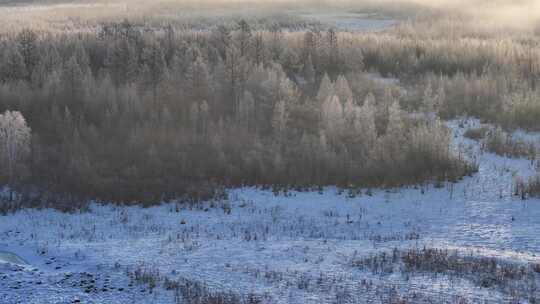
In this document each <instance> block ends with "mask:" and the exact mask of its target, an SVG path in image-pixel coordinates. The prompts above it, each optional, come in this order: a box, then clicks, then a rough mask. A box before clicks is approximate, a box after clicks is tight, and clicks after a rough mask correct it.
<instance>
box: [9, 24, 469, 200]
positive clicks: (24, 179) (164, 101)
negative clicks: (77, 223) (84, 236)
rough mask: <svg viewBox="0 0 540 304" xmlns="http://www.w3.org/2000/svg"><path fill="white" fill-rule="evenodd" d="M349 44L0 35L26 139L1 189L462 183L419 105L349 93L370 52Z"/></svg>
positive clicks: (95, 193)
mask: <svg viewBox="0 0 540 304" xmlns="http://www.w3.org/2000/svg"><path fill="white" fill-rule="evenodd" d="M349 35H351V34H348V33H339V32H336V31H335V30H332V29H330V30H328V31H324V32H320V31H307V32H304V33H284V32H282V31H280V30H279V29H274V30H268V31H255V30H253V29H251V27H250V25H249V24H248V23H247V22H245V21H243V20H240V21H238V23H237V25H236V26H235V27H232V28H231V27H226V26H216V27H214V28H213V29H212V30H211V31H195V30H177V29H174V28H173V27H171V26H168V27H167V26H166V27H163V28H160V29H155V30H148V29H146V30H144V29H141V28H140V27H137V26H134V25H133V24H131V23H130V22H128V21H124V22H120V23H107V24H103V25H102V26H100V27H99V29H98V30H96V31H95V32H89V33H74V34H70V33H65V34H51V33H47V32H46V31H43V32H35V31H32V30H22V31H20V32H17V33H13V34H12V35H7V36H3V37H2V39H1V41H0V48H1V56H0V82H1V84H0V110H1V111H2V112H3V111H6V110H9V111H18V113H22V114H21V119H23V118H22V116H24V119H25V124H24V126H25V127H26V123H27V124H28V127H29V128H30V129H31V136H28V144H27V147H28V153H27V154H24V157H20V159H18V160H17V163H18V165H20V166H21V167H22V168H21V169H20V170H18V171H17V181H16V182H15V181H14V179H13V175H9V174H6V172H8V171H6V170H5V168H6V167H5V166H7V164H8V163H9V162H8V161H3V162H2V171H1V172H2V178H3V179H4V180H3V181H4V182H6V183H7V182H8V181H9V182H10V183H9V184H10V185H11V186H12V187H17V188H18V189H21V192H23V193H28V195H29V196H32V197H34V198H33V199H35V200H37V201H42V200H52V199H53V198H54V200H55V201H57V202H61V201H64V202H65V203H66V204H69V203H71V202H73V201H77V200H80V199H81V198H92V199H98V200H107V201H117V202H135V201H146V202H156V201H161V200H167V199H172V198H179V197H186V198H192V199H193V198H194V199H197V198H208V197H212V196H215V195H219V194H220V193H221V191H220V189H223V187H229V186H242V185H258V186H272V187H275V188H278V189H289V188H297V189H306V188H313V187H322V186H327V185H338V186H340V187H350V188H358V187H379V186H386V187H390V186H401V185H409V184H416V183H422V182H425V181H434V180H435V181H443V180H457V179H459V178H460V177H461V176H463V175H465V174H468V173H470V172H471V171H472V170H474V166H472V165H470V164H467V163H466V162H465V161H464V160H463V159H461V158H460V157H459V156H456V155H454V154H453V152H452V151H451V149H450V141H451V134H450V132H449V130H448V129H447V128H446V127H445V126H444V125H443V124H442V123H441V122H440V120H439V119H438V118H437V117H436V115H433V112H434V111H435V108H434V106H433V105H432V103H430V102H427V101H426V102H423V103H425V104H426V105H425V106H424V105H423V106H421V107H420V108H421V110H422V111H423V112H424V115H420V116H418V115H416V116H411V115H409V114H408V112H407V111H406V108H407V107H408V106H407V105H404V103H405V102H406V101H405V100H403V96H402V94H401V93H400V91H399V90H396V89H393V88H392V87H391V86H382V87H379V88H373V87H372V86H370V85H369V81H363V79H365V73H364V72H365V70H366V66H367V65H373V63H370V60H371V59H369V58H370V57H369V54H371V53H369V52H367V51H366V49H365V48H360V47H356V43H357V42H358V41H361V39H357V37H354V39H350V37H349ZM358 35H362V34H358ZM381 67H382V66H381ZM442 95H443V94H442V91H440V90H438V89H435V90H434V92H433V94H432V96H433V100H438V99H437V98H439V99H440V98H443V96H442ZM428 99H429V98H427V99H426V100H428ZM429 100H432V99H429ZM430 105H431V106H430ZM6 113H14V112H6ZM6 115H7V114H6ZM28 131H29V130H28ZM28 133H30V132H28ZM4 150H5V149H4ZM4 150H1V151H3V152H2V153H4V154H5V151H4ZM4 154H3V155H4ZM22 155H23V154H21V156H22ZM4 159H5V158H4Z"/></svg>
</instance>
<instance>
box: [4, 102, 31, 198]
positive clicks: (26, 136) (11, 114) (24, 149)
mask: <svg viewBox="0 0 540 304" xmlns="http://www.w3.org/2000/svg"><path fill="white" fill-rule="evenodd" d="M30 136H31V135H30V128H29V127H28V126H27V125H26V120H25V119H24V117H23V116H22V114H21V113H20V112H17V111H6V112H4V114H0V168H2V170H1V171H2V172H6V173H7V178H8V185H9V186H10V188H11V190H12V189H13V187H14V186H15V185H14V183H15V181H16V177H17V176H20V175H21V174H22V172H21V171H20V170H21V167H22V165H24V161H25V159H26V157H27V155H28V153H29V151H30ZM12 194H13V192H12V191H11V194H10V200H12V199H13V195H12Z"/></svg>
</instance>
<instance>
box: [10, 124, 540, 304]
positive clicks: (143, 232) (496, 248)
mask: <svg viewBox="0 0 540 304" xmlns="http://www.w3.org/2000/svg"><path fill="white" fill-rule="evenodd" d="M448 124H449V126H450V127H452V129H453V130H454V133H455V149H457V150H459V151H461V153H463V155H466V156H467V157H471V158H474V159H476V161H477V162H478V163H479V166H480V167H479V172H478V173H477V174H476V175H474V176H473V177H467V178H465V179H463V180H462V181H460V182H459V183H456V184H446V185H444V187H439V188H435V187H434V186H433V185H429V186H425V187H411V188H407V189H396V190H394V191H387V190H373V191H372V195H368V194H367V193H368V191H366V190H365V191H363V192H362V195H360V196H356V197H351V196H349V195H348V193H347V191H344V192H343V193H341V191H339V190H338V189H332V188H329V189H325V191H323V192H322V193H319V192H302V193H300V192H290V193H287V194H286V195H283V194H282V195H279V196H275V195H274V194H273V193H272V192H271V191H265V190H258V189H254V188H243V189H232V190H230V195H229V196H230V198H229V200H228V201H226V202H207V203H205V204H199V205H194V206H184V205H176V204H163V205H161V206H156V207H151V208H147V209H143V208H141V207H118V206H110V205H106V206H102V205H92V206H91V208H90V211H88V212H84V213H76V214H63V213H59V212H56V211H53V210H23V211H19V212H18V213H16V214H13V215H9V216H3V217H0V252H4V255H7V253H10V254H9V256H11V257H12V258H13V257H14V256H15V255H16V256H17V257H18V259H20V260H21V261H24V263H13V261H12V262H11V263H7V262H9V261H7V259H4V260H2V258H1V255H0V302H1V303H76V302H77V301H80V302H82V303H175V296H174V293H173V291H168V290H166V289H165V288H163V287H160V286H159V284H158V286H157V287H156V288H153V289H152V288H150V287H149V286H148V284H141V283H139V281H137V280H135V279H134V275H133V274H132V273H133V272H135V271H136V270H148V271H153V272H154V273H158V272H159V276H160V277H162V278H163V277H166V278H168V279H171V280H178V279H183V280H189V281H192V282H200V283H204V284H205V286H206V288H207V289H208V290H210V291H212V292H231V293H234V294H238V295H246V294H254V295H257V296H258V297H259V298H260V299H262V300H261V301H262V302H264V303H387V302H389V301H392V300H396V299H399V298H406V299H408V300H409V302H407V303H427V302H429V301H431V303H458V302H459V301H458V300H459V299H467V300H468V301H469V302H474V303H478V302H482V303H484V300H488V301H489V302H490V303H493V302H495V303H507V302H509V301H510V300H511V299H512V298H511V295H510V294H509V293H508V292H504V291H503V290H502V289H501V288H496V287H481V286H479V285H478V284H475V283H474V282H473V280H469V279H467V278H465V277H459V276H449V275H446V274H439V275H435V274H433V273H408V274H403V273H400V272H399V271H396V272H394V273H389V274H384V275H381V274H374V273H373V272H372V271H370V270H366V269H360V268H358V267H354V266H353V261H355V260H357V259H361V258H364V257H369V256H371V255H374V254H377V253H381V252H391V251H392V250H393V249H394V248H400V249H407V248H423V247H430V248H449V249H455V250H457V251H458V252H459V254H463V255H471V256H475V257H496V258H497V260H500V261H504V262H508V263H518V264H526V263H540V257H537V255H538V254H540V233H539V231H540V201H539V200H535V199H531V200H527V201H522V200H520V199H519V198H517V197H514V196H513V195H512V192H513V191H512V190H513V189H512V188H513V180H514V179H515V178H516V176H521V177H523V178H525V179H526V178H527V177H528V176H531V175H532V174H534V173H535V164H534V163H531V162H530V161H528V160H525V159H507V158H503V157H499V156H496V155H493V154H487V153H486V154H483V153H481V152H480V148H479V146H478V143H477V142H474V141H472V140H468V139H466V138H464V137H463V132H464V131H465V130H466V128H460V127H459V123H458V122H457V121H452V122H449V123H448ZM476 124H478V122H476V121H474V120H469V121H467V122H466V127H472V126H474V125H476ZM130 273H131V274H130ZM532 282H533V283H534V284H536V283H538V276H536V277H534V278H533V280H532ZM531 284H532V283H531ZM535 286H536V285H535ZM531 290H532V291H531V294H532V295H535V292H536V293H538V291H535V290H536V289H534V290H533V289H531ZM177 300H178V299H177ZM525 300H527V299H520V301H521V302H523V303H524V302H525ZM185 302H186V303H189V302H188V301H187V300H186V301H185ZM177 303H184V302H182V301H178V302H177ZM459 303H465V302H459Z"/></svg>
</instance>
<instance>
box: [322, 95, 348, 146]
mask: <svg viewBox="0 0 540 304" xmlns="http://www.w3.org/2000/svg"><path fill="white" fill-rule="evenodd" d="M322 116H323V123H324V127H325V129H326V130H327V134H328V136H330V140H332V141H334V142H335V141H337V140H338V138H339V136H340V135H341V134H342V132H343V130H344V127H345V117H344V115H343V106H342V105H341V102H340V101H339V98H338V97H337V96H336V95H332V96H329V97H328V98H327V99H326V101H325V103H324V104H323V113H322Z"/></svg>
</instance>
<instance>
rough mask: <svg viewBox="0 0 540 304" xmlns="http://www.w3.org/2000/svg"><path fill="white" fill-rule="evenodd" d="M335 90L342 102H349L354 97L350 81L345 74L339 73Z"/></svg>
mask: <svg viewBox="0 0 540 304" xmlns="http://www.w3.org/2000/svg"><path fill="white" fill-rule="evenodd" d="M335 92H336V95H337V96H338V97H339V100H340V101H341V102H342V103H345V102H347V101H348V100H349V99H353V92H352V90H351V87H350V86H349V82H348V81H347V78H345V76H343V75H339V76H338V78H337V80H336V84H335Z"/></svg>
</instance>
